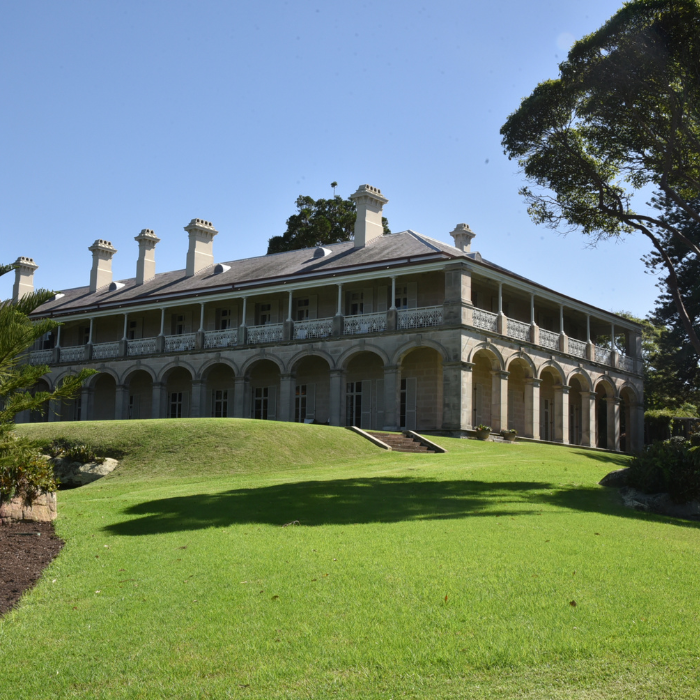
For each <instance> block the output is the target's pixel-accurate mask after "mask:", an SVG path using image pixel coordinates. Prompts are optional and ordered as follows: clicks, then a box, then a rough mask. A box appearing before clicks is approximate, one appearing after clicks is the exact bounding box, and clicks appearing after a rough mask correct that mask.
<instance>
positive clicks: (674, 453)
mask: <svg viewBox="0 0 700 700" xmlns="http://www.w3.org/2000/svg"><path fill="white" fill-rule="evenodd" d="M629 484H630V486H633V487H635V488H637V489H639V490H640V491H643V492H645V493H661V492H666V493H668V494H669V495H670V496H671V499H672V500H673V501H675V502H676V503H685V502H687V501H692V500H697V499H700V447H693V446H692V445H691V443H690V441H689V440H685V439H684V438H682V437H680V436H676V437H672V438H670V439H669V440H664V441H663V442H654V443H652V444H651V445H647V446H646V447H645V448H644V451H643V452H641V453H640V454H638V455H636V456H635V457H634V458H633V459H632V461H631V463H630V476H629Z"/></svg>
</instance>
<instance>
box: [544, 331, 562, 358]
mask: <svg viewBox="0 0 700 700" xmlns="http://www.w3.org/2000/svg"><path fill="white" fill-rule="evenodd" d="M540 345H541V346H542V347H543V348H549V349H550V350H556V351H557V352H559V333H552V331H546V330H545V329H544V328H540Z"/></svg>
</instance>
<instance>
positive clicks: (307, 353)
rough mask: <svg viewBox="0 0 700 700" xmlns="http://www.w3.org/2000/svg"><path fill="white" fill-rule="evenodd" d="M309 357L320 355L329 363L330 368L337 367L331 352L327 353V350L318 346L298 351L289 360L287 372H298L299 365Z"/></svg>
mask: <svg viewBox="0 0 700 700" xmlns="http://www.w3.org/2000/svg"><path fill="white" fill-rule="evenodd" d="M307 357H319V358H321V359H323V360H325V361H326V362H327V363H328V368H329V369H335V368H336V366H335V360H334V359H333V357H332V356H331V355H330V353H327V352H326V351H325V350H320V349H316V348H314V349H313V350H311V349H308V348H307V349H305V350H302V351H301V352H298V353H297V354H296V355H294V356H293V357H292V358H291V359H290V360H289V361H288V362H287V368H286V370H287V372H290V373H291V372H296V368H297V366H298V365H299V364H300V363H301V362H302V361H303V360H305V359H306V358H307Z"/></svg>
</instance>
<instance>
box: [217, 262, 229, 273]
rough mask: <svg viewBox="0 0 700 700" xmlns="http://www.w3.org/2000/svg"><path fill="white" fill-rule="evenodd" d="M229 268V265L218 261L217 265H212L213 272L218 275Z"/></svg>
mask: <svg viewBox="0 0 700 700" xmlns="http://www.w3.org/2000/svg"><path fill="white" fill-rule="evenodd" d="M230 269H231V266H230V265H223V264H222V263H219V264H218V265H214V274H215V275H220V274H221V273H222V272H228V271H229V270H230Z"/></svg>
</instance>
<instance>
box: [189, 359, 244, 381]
mask: <svg viewBox="0 0 700 700" xmlns="http://www.w3.org/2000/svg"><path fill="white" fill-rule="evenodd" d="M215 365H226V366H227V367H229V368H230V369H231V370H232V371H233V374H234V376H236V377H238V376H239V375H240V371H239V369H238V365H237V364H236V363H235V362H234V361H233V360H230V359H229V358H228V357H220V358H219V359H218V360H217V359H216V358H212V359H211V360H207V361H206V362H205V363H204V364H203V365H202V366H201V367H200V368H199V371H198V372H197V376H196V377H195V379H196V380H198V381H206V379H207V375H208V374H209V372H211V370H212V368H213V367H214V366H215Z"/></svg>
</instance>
